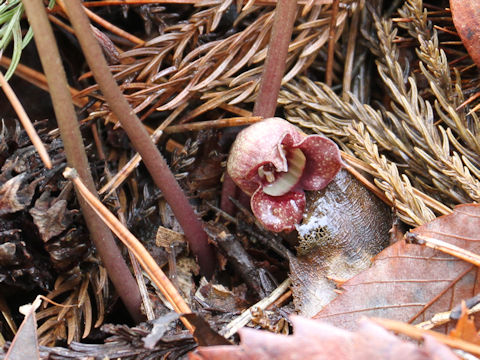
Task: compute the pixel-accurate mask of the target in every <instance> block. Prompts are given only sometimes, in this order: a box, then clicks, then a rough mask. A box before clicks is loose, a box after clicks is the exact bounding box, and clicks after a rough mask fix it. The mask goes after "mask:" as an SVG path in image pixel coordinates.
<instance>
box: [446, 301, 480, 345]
mask: <svg viewBox="0 0 480 360" xmlns="http://www.w3.org/2000/svg"><path fill="white" fill-rule="evenodd" d="M449 335H450V336H451V337H453V338H456V339H462V340H465V341H469V342H471V343H474V344H477V345H480V336H479V335H478V332H477V329H476V328H475V322H474V320H473V319H471V318H470V317H469V316H468V311H467V306H466V305H465V302H462V315H461V316H460V319H458V321H457V326H455V329H453V330H452V331H450V334H449Z"/></svg>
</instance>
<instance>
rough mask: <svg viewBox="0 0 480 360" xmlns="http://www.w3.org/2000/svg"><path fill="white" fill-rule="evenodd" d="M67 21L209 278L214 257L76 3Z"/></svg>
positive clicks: (69, 7)
mask: <svg viewBox="0 0 480 360" xmlns="http://www.w3.org/2000/svg"><path fill="white" fill-rule="evenodd" d="M65 7H66V10H67V12H68V16H69V18H70V21H71V23H72V25H73V28H74V29H75V33H76V35H77V38H78V40H79V42H80V46H81V47H82V49H83V52H84V55H85V58H86V60H87V63H88V65H89V66H90V69H91V70H92V73H93V76H94V77H95V80H96V81H97V83H98V85H99V87H100V89H101V91H102V93H103V95H104V96H105V99H106V101H107V103H108V105H109V107H110V109H111V110H112V111H113V113H114V114H115V116H116V117H117V118H118V120H119V122H120V124H121V125H122V128H123V129H124V130H125V132H126V133H127V135H128V137H129V139H130V141H131V142H132V145H133V147H134V148H135V149H136V150H137V151H138V153H139V154H140V155H141V157H142V159H143V162H144V164H145V166H146V167H147V169H148V171H149V172H150V174H151V175H152V178H153V180H154V182H155V184H156V185H157V186H158V187H159V188H160V190H162V192H163V195H164V196H165V199H166V200H167V202H168V203H169V205H170V206H171V208H172V210H173V212H174V214H175V216H176V218H177V220H178V222H179V223H180V225H181V226H182V228H183V231H184V233H185V237H186V238H187V240H188V242H189V245H190V248H191V249H192V252H193V253H194V254H195V255H196V256H197V258H198V262H199V265H200V269H201V271H202V273H203V274H204V275H205V276H207V277H210V276H211V275H212V274H213V271H214V269H215V265H216V262H215V256H214V253H213V250H212V248H211V247H210V245H209V244H208V237H207V234H206V233H205V231H204V229H203V226H202V223H201V221H200V220H199V219H198V218H197V215H196V214H195V212H194V210H193V208H192V207H191V205H190V203H189V202H188V199H187V198H186V197H185V194H184V193H183V191H182V189H181V188H180V186H179V185H178V183H177V181H176V180H175V177H174V176H173V174H172V172H171V171H170V169H169V167H168V165H167V163H166V161H165V159H164V158H163V156H162V155H161V154H160V152H159V151H158V149H157V147H156V146H155V144H154V143H153V142H152V141H151V139H150V136H149V135H148V132H147V131H146V130H145V128H144V126H143V125H142V123H141V122H140V120H139V119H138V117H137V116H136V115H135V113H134V112H133V110H132V108H131V107H130V105H129V104H128V102H127V100H126V99H125V97H124V96H123V94H122V92H121V91H120V88H119V87H118V85H117V83H116V82H115V80H114V78H113V76H112V74H111V72H110V70H109V68H108V65H107V62H106V60H105V58H104V56H103V54H102V50H101V48H100V45H99V44H98V42H97V40H96V39H95V37H94V35H93V33H92V30H91V27H90V22H89V20H88V17H87V15H86V14H85V11H84V8H83V6H82V4H81V2H80V1H78V0H69V1H66V2H65Z"/></svg>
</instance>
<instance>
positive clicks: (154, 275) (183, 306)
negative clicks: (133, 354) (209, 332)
mask: <svg viewBox="0 0 480 360" xmlns="http://www.w3.org/2000/svg"><path fill="white" fill-rule="evenodd" d="M63 176H65V177H66V178H67V179H69V180H71V181H72V182H73V183H74V185H75V188H76V189H77V190H78V192H79V193H80V194H81V195H82V197H83V198H84V199H85V201H86V202H87V203H88V205H89V206H90V207H91V208H92V210H93V211H95V213H96V214H97V215H98V216H99V217H100V218H101V219H102V221H103V222H105V224H106V225H108V227H109V228H110V229H111V230H112V231H113V232H114V233H115V235H117V236H118V238H119V239H120V240H121V241H122V242H123V243H124V244H125V246H126V247H127V248H128V249H129V250H130V251H131V252H132V253H133V254H134V255H135V258H136V259H137V260H138V262H139V263H140V265H142V267H143V268H144V270H145V271H146V272H147V274H148V275H149V276H150V278H151V279H152V281H153V282H154V283H155V285H156V286H157V287H158V288H159V289H160V291H161V292H162V294H163V295H164V296H165V297H166V298H167V300H168V301H169V302H170V304H171V305H172V307H173V308H174V310H175V311H176V312H177V313H178V314H189V313H191V312H192V311H191V310H190V308H189V306H188V305H187V303H186V302H185V300H184V299H183V298H182V296H181V295H180V293H179V292H178V290H177V289H176V288H175V286H173V284H172V283H171V282H170V280H169V279H168V277H167V276H166V275H165V273H164V272H163V271H162V269H160V267H159V266H158V264H157V263H156V262H155V260H154V259H153V257H152V256H151V255H150V253H149V252H148V251H147V250H146V249H145V247H144V246H143V245H142V244H141V243H140V241H139V240H138V239H137V238H136V237H135V236H134V235H133V234H132V233H131V232H130V231H129V230H128V229H127V228H126V227H125V226H124V225H123V224H122V223H121V222H120V221H119V220H118V219H117V218H116V217H115V216H114V215H113V214H112V213H111V212H110V211H109V210H108V209H107V208H106V207H105V206H104V205H103V204H102V203H101V202H100V200H98V199H97V198H96V197H95V195H93V194H92V193H91V192H90V191H89V190H88V189H87V187H86V186H85V184H83V183H82V181H81V180H80V178H79V177H78V174H77V172H76V170H75V169H72V168H68V167H67V168H66V169H65V171H64V172H63ZM180 319H181V320H182V322H183V324H184V325H185V327H186V328H187V329H188V330H189V331H190V332H191V333H192V334H193V331H194V330H195V328H194V326H193V325H192V324H190V322H189V321H188V320H187V319H185V318H183V317H181V318H180Z"/></svg>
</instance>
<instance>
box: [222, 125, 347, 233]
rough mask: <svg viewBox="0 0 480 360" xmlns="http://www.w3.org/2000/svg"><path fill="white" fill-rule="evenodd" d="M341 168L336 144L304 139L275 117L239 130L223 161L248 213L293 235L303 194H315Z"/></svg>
mask: <svg viewBox="0 0 480 360" xmlns="http://www.w3.org/2000/svg"><path fill="white" fill-rule="evenodd" d="M341 167H342V160H341V158H340V152H339V150H338V147H337V145H336V144H335V143H334V142H333V141H331V140H329V139H327V138H325V137H323V136H321V135H306V134H305V133H303V132H302V131H301V130H300V129H299V128H297V127H296V126H294V125H292V124H290V123H289V122H288V121H286V120H283V119H280V118H270V119H266V120H264V121H261V122H259V123H256V124H253V125H251V126H249V127H248V128H246V129H244V130H243V131H241V132H240V133H239V134H238V136H237V139H236V140H235V142H234V143H233V146H232V150H231V151H230V156H229V158H228V163H227V171H228V174H229V175H230V177H231V178H232V180H233V181H234V182H235V183H236V184H237V185H238V186H239V187H240V189H242V190H243V191H244V192H245V193H247V194H248V195H251V199H250V205H251V207H252V211H253V214H254V215H255V216H256V217H257V219H258V220H259V221H260V222H261V223H262V224H263V226H264V227H265V228H266V229H268V230H271V231H275V232H280V231H284V230H285V231H292V230H293V229H295V224H298V223H299V222H300V221H301V220H302V215H303V211H304V209H305V202H306V200H305V193H304V190H320V189H323V188H324V187H325V186H327V184H328V183H329V182H330V181H332V179H333V178H334V177H335V175H336V174H337V172H338V171H339V170H340V168H341Z"/></svg>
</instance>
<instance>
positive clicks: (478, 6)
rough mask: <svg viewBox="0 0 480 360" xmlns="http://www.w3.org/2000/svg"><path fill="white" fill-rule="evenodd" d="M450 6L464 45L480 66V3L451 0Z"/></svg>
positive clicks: (468, 0)
mask: <svg viewBox="0 0 480 360" xmlns="http://www.w3.org/2000/svg"><path fill="white" fill-rule="evenodd" d="M450 8H451V10H452V18H453V23H454V25H455V28H456V29H457V32H458V35H459V36H460V38H461V39H462V42H463V45H464V46H465V48H466V49H467V51H468V54H469V55H470V57H471V58H472V59H473V61H475V64H477V66H478V67H480V3H479V2H478V0H450Z"/></svg>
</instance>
